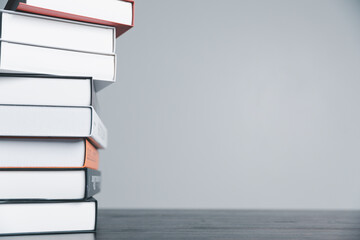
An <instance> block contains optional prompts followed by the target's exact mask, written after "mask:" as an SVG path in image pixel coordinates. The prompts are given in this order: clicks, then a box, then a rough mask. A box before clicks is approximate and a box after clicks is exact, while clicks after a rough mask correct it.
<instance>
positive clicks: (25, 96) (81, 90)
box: [0, 73, 97, 109]
mask: <svg viewBox="0 0 360 240" xmlns="http://www.w3.org/2000/svg"><path fill="white" fill-rule="evenodd" d="M0 103H1V104H15V105H58V106H94V107H95V109H96V108H97V101H96V94H95V90H94V86H93V81H92V78H91V77H76V76H75V77H71V76H54V75H40V74H14V73H0Z"/></svg>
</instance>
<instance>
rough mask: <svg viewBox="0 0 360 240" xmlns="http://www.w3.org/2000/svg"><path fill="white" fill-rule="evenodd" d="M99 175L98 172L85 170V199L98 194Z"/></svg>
mask: <svg viewBox="0 0 360 240" xmlns="http://www.w3.org/2000/svg"><path fill="white" fill-rule="evenodd" d="M100 186H101V173H100V171H97V170H93V169H90V168H86V192H85V198H89V197H92V196H94V195H95V194H97V193H98V192H100Z"/></svg>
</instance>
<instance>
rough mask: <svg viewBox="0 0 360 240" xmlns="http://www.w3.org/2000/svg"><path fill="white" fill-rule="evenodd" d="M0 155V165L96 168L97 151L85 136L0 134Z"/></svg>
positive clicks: (97, 163)
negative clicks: (35, 136) (56, 136)
mask: <svg viewBox="0 0 360 240" xmlns="http://www.w3.org/2000/svg"><path fill="white" fill-rule="evenodd" d="M0 156H1V157H0V168H91V169H95V170H97V169H98V168H99V152H98V150H97V149H96V148H95V147H94V146H93V145H92V144H91V143H90V142H89V141H88V140H86V139H84V138H9V137H0Z"/></svg>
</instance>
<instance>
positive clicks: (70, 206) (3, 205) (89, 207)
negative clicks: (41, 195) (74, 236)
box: [0, 198, 97, 235]
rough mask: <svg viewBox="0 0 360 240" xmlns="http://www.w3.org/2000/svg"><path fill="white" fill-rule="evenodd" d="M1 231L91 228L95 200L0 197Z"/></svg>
mask: <svg viewBox="0 0 360 240" xmlns="http://www.w3.org/2000/svg"><path fill="white" fill-rule="evenodd" d="M0 212H1V214H0V235H20V234H46V233H47V234H49V233H70V232H74V233H75V232H93V231H95V229H96V216H97V202H96V200H95V199H93V198H91V199H88V200H86V201H81V202H79V201H73V202H71V201H66V202H65V201H11V202H10V201H2V202H0Z"/></svg>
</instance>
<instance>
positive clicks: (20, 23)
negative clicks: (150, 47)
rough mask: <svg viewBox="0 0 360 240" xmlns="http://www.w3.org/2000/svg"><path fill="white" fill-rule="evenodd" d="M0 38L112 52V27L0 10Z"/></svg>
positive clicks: (89, 50)
mask: <svg viewBox="0 0 360 240" xmlns="http://www.w3.org/2000/svg"><path fill="white" fill-rule="evenodd" d="M0 29H1V31H0V38H1V39H3V40H7V41H12V42H19V43H25V44H33V45H39V46H46V47H54V48H64V49H70V50H75V51H87V52H96V53H114V52H115V43H116V41H115V37H116V30H115V28H114V27H110V26H104V25H98V24H89V23H84V22H78V21H70V20H65V19H61V18H53V17H47V16H41V15H35V14H28V13H22V12H14V11H5V10H0Z"/></svg>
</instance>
